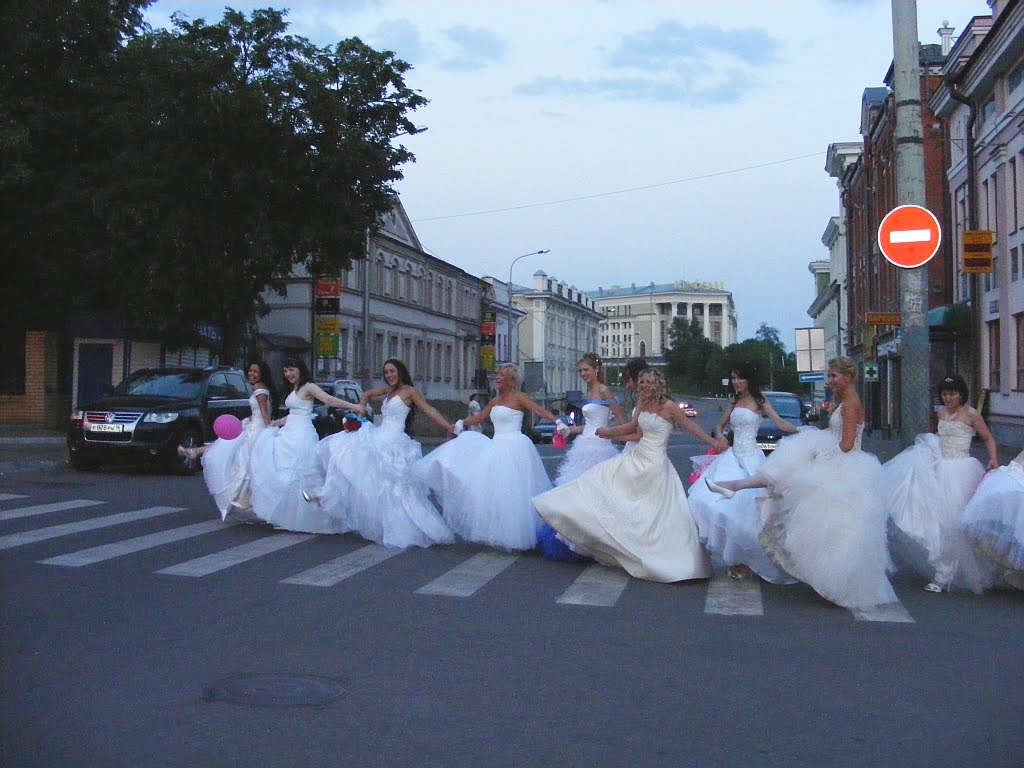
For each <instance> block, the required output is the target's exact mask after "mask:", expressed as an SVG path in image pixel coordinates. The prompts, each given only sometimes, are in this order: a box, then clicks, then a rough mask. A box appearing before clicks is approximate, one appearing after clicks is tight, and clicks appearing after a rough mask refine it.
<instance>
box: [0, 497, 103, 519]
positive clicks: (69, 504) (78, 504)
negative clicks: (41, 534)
mask: <svg viewBox="0 0 1024 768" xmlns="http://www.w3.org/2000/svg"><path fill="white" fill-rule="evenodd" d="M106 503H107V502H105V501H90V500H89V499H72V500H71V501H57V502H54V503H53V504H36V505H35V506H32V507H18V508H17V509H6V510H4V511H3V512H0V520H17V519H18V518H21V517H34V516H35V515H45V514H48V513H49V512H63V511H65V510H67V509H81V508H83V507H95V506H96V505H97V504H106Z"/></svg>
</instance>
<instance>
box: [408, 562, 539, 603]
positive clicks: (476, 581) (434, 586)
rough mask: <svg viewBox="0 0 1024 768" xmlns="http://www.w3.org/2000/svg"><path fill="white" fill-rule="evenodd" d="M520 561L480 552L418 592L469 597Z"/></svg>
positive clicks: (417, 592) (420, 593) (421, 593)
mask: <svg viewBox="0 0 1024 768" xmlns="http://www.w3.org/2000/svg"><path fill="white" fill-rule="evenodd" d="M518 559H519V555H509V554H505V553H503V552H479V553H477V554H475V555H473V556H472V557H471V558H469V560H464V561H463V562H461V563H459V564H458V565H457V566H455V567H454V568H452V569H451V570H450V571H448V572H447V573H445V574H442V575H441V576H438V577H437V578H436V579H434V580H433V581H431V582H429V583H427V584H424V585H423V586H422V587H420V588H419V589H417V590H416V594H418V595H444V596H445V597H469V596H470V595H472V594H473V593H475V592H476V591H477V590H478V589H480V588H481V587H483V586H484V585H485V584H487V582H489V581H490V580H491V579H493V578H494V577H495V576H497V575H498V574H499V573H501V572H502V571H504V570H505V569H506V568H508V567H509V566H510V565H512V563H514V562H515V561H516V560H518Z"/></svg>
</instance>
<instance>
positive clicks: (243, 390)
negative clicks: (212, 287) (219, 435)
mask: <svg viewBox="0 0 1024 768" xmlns="http://www.w3.org/2000/svg"><path fill="white" fill-rule="evenodd" d="M251 391H252V390H251V388H250V386H249V382H248V381H247V380H246V377H245V374H244V373H242V372H241V371H239V370H235V369H233V368H225V367H209V368H181V367H161V368H142V369H140V370H137V371H135V372H134V373H132V374H130V375H129V376H128V377H127V378H125V379H124V380H123V381H122V382H121V383H120V384H118V385H117V386H116V387H114V388H113V389H112V390H111V391H110V393H109V394H108V395H106V396H105V397H102V398H100V399H99V400H94V401H92V402H90V403H84V404H82V405H79V406H78V407H76V408H75V409H74V410H73V411H72V412H71V419H70V421H69V423H68V432H67V445H68V455H69V456H70V460H71V465H72V466H73V467H74V468H75V469H94V468H96V467H98V466H100V465H101V464H109V463H117V462H125V461H132V460H136V461H137V460H140V459H141V460H146V461H150V462H155V463H158V464H161V465H162V466H164V467H165V468H167V469H168V470H171V471H174V472H178V473H188V472H192V471H195V470H196V469H198V467H197V465H196V463H195V462H191V461H185V460H183V459H182V458H181V457H180V456H179V455H178V446H179V445H184V446H185V447H196V446H200V445H203V444H204V443H205V442H208V441H210V440H213V439H214V437H215V435H214V433H213V422H214V421H215V420H216V419H217V417H218V416H221V415H223V414H231V415H234V416H237V417H238V418H240V419H242V418H245V417H246V416H249V415H250V412H251V410H250V408H249V395H250V393H251Z"/></svg>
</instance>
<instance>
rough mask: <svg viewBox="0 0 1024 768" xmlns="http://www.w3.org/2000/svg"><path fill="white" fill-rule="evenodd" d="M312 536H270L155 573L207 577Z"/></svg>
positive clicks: (284, 534) (299, 534)
mask: <svg viewBox="0 0 1024 768" xmlns="http://www.w3.org/2000/svg"><path fill="white" fill-rule="evenodd" d="M313 536H314V534H312V533H279V534H272V535H270V536H264V537H263V538H261V539H257V540H256V541H250V542H246V543H245V544H239V545H238V546H237V547H231V548H230V549H225V550H223V551H221V552H214V553H213V554H212V555H206V556H205V557H197V558H196V559H195V560H187V561H185V562H184V563H178V564H177V565H172V566H170V567H168V568H161V569H160V570H159V571H157V573H165V574H168V575H170V576H192V577H195V578H198V577H200V576H208V575H209V574H211V573H216V572H217V571H223V570H224V569H225V568H231V567H232V566H235V565H239V564H240V563H244V562H245V561H246V560H252V559H254V558H257V557H262V556H263V555H269V554H270V553H271V552H276V551H277V550H279V549H284V548H285V547H293V546H295V545H296V544H301V543H302V542H304V541H307V540H309V539H312V538H313Z"/></svg>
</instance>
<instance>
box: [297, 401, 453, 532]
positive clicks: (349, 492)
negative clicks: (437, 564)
mask: <svg viewBox="0 0 1024 768" xmlns="http://www.w3.org/2000/svg"><path fill="white" fill-rule="evenodd" d="M408 415H409V406H408V405H406V404H405V403H404V402H403V401H402V398H400V397H391V398H388V399H387V400H385V401H384V405H383V407H382V408H381V423H380V426H374V425H373V424H370V423H369V422H366V423H363V424H362V426H360V427H359V429H358V430H356V431H355V432H344V431H342V432H338V433H337V434H334V435H331V436H329V437H325V438H324V439H323V440H321V441H320V443H319V445H317V449H316V454H317V464H318V466H319V467H320V468H321V469H322V471H324V474H325V477H324V481H323V483H322V484H321V485H320V486H319V487H318V488H315V489H314V490H313V491H312V493H313V494H314V495H316V496H317V497H318V498H319V504H320V506H321V507H322V508H323V510H324V512H326V513H327V515H328V516H329V517H331V518H332V519H334V520H335V521H337V523H338V524H339V525H340V526H342V527H344V528H346V529H348V530H351V531H355V532H356V533H358V534H359V535H360V536H362V537H363V538H364V539H368V540H369V541H375V542H377V543H378V544H383V545H384V546H387V547H411V546H415V547H429V546H430V545H431V544H449V543H451V542H453V541H455V535H454V534H453V533H452V532H451V530H450V529H449V528H448V526H447V525H445V522H444V520H443V519H442V518H441V515H440V514H439V513H438V511H437V510H436V509H435V508H434V505H433V504H432V503H431V502H430V492H429V490H428V488H427V486H426V485H425V484H424V483H423V482H422V481H420V480H418V479H417V478H416V477H414V476H413V474H412V471H411V470H412V466H413V465H414V464H415V463H416V462H417V461H419V460H420V459H421V458H422V457H423V450H422V448H421V446H420V444H419V443H418V442H416V441H415V440H413V439H412V438H411V437H409V436H408V435H407V434H406V433H405V419H406V416H408Z"/></svg>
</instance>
